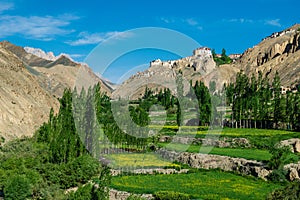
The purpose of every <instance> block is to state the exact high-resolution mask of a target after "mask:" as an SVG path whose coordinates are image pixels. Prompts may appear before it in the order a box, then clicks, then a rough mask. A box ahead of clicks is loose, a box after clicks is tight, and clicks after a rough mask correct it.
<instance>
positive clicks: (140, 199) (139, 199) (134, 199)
mask: <svg viewBox="0 0 300 200" xmlns="http://www.w3.org/2000/svg"><path fill="white" fill-rule="evenodd" d="M126 200H145V198H143V197H141V196H139V195H134V194H132V195H130V196H129V197H128V198H127V199H126Z"/></svg>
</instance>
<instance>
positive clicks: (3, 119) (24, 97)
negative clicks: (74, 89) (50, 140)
mask: <svg viewBox="0 0 300 200" xmlns="http://www.w3.org/2000/svg"><path fill="white" fill-rule="evenodd" d="M0 86H1V87H0V135H1V137H4V138H5V139H6V141H7V140H10V139H12V138H17V137H21V136H24V135H25V136H31V135H32V134H33V133H34V131H35V130H36V129H37V128H38V127H39V126H40V125H41V124H42V123H43V122H45V121H47V119H48V116H49V110H50V108H51V107H53V108H54V109H55V110H58V101H57V100H56V99H55V98H54V97H53V96H52V95H50V94H49V93H48V92H47V91H45V90H44V89H43V88H42V87H41V86H40V85H39V83H38V81H37V79H36V78H35V77H34V76H33V75H32V74H30V73H29V71H28V70H27V69H26V68H25V66H24V64H23V62H22V61H21V60H20V59H18V58H17V57H16V56H15V55H14V54H12V53H11V52H9V51H7V50H6V49H4V48H2V47H1V46H0Z"/></svg>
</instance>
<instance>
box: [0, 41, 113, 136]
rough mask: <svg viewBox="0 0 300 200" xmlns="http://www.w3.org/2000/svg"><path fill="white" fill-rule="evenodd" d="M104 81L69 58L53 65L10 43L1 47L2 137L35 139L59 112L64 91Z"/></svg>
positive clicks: (0, 94) (54, 62) (49, 61)
mask: <svg viewBox="0 0 300 200" xmlns="http://www.w3.org/2000/svg"><path fill="white" fill-rule="evenodd" d="M98 82H100V83H101V87H102V90H103V91H105V92H107V94H108V95H110V93H111V88H109V87H108V86H107V85H106V84H105V83H104V81H102V79H100V78H99V77H98V76H97V75H95V74H94V73H93V71H92V70H91V69H90V68H89V67H88V66H87V65H85V64H80V63H76V62H74V61H72V60H70V59H69V58H67V57H66V56H63V55H62V56H60V57H59V58H57V59H56V60H54V61H51V60H46V59H44V58H40V57H38V56H36V55H33V54H31V53H28V52H26V51H25V50H24V48H22V47H18V46H16V45H14V44H11V43H9V42H7V41H5V42H1V43H0V102H1V105H0V113H1V114H0V137H3V138H5V140H6V141H8V140H10V139H13V138H17V137H22V136H32V134H33V133H34V131H35V130H36V129H37V128H39V127H40V126H41V124H42V123H43V122H45V121H47V120H48V117H49V111H50V108H51V107H52V108H54V110H55V111H58V108H59V103H58V98H59V97H61V96H62V94H63V91H64V90H65V88H71V89H73V88H74V87H76V88H77V90H81V88H82V87H84V88H85V89H87V88H88V87H89V86H91V85H94V84H96V83H98Z"/></svg>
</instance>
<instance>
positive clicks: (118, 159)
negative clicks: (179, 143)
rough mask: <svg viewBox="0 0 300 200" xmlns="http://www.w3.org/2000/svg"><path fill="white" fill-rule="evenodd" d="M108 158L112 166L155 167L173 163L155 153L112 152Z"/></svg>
mask: <svg viewBox="0 0 300 200" xmlns="http://www.w3.org/2000/svg"><path fill="white" fill-rule="evenodd" d="M107 158H109V159H110V161H111V167H112V168H133V169H134V168H154V167H165V166H168V165H170V164H172V163H171V162H168V161H166V160H163V159H162V158H160V156H159V155H156V154H154V153H122V154H110V155H107Z"/></svg>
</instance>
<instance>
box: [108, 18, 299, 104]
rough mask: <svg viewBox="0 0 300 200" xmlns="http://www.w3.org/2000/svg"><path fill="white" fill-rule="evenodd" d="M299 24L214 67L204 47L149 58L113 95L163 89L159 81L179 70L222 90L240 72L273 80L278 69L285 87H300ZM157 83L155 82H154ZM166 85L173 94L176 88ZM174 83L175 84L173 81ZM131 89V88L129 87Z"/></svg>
mask: <svg viewBox="0 0 300 200" xmlns="http://www.w3.org/2000/svg"><path fill="white" fill-rule="evenodd" d="M299 50H300V25H299V24H295V25H294V26H292V27H290V28H288V29H286V30H284V31H281V32H277V33H273V34H272V35H270V36H268V37H266V38H265V39H263V40H262V41H261V42H260V43H259V44H257V45H256V46H254V47H252V48H249V49H247V50H246V51H245V52H244V53H243V54H242V55H241V56H238V57H236V58H235V59H234V62H233V63H232V64H225V65H220V66H216V64H215V62H214V60H213V58H212V55H211V51H210V49H209V48H207V47H202V48H199V49H196V50H194V52H193V55H192V56H190V57H187V58H182V59H179V60H175V61H165V62H164V61H161V60H159V59H157V60H155V61H152V62H151V63H150V67H149V68H148V69H147V70H145V71H144V72H138V73H137V74H135V75H133V76H132V77H130V78H129V79H128V80H126V81H125V82H124V83H123V84H122V85H121V86H120V87H119V88H117V89H116V91H114V92H113V95H112V96H113V97H114V98H118V97H122V98H131V99H136V98H139V97H141V95H142V94H143V92H144V90H145V88H146V86H147V87H148V88H150V89H152V90H154V91H155V90H157V89H160V88H163V87H161V86H158V85H161V82H164V81H162V80H168V79H173V80H174V79H176V74H178V72H180V73H182V74H183V77H184V78H185V79H186V80H188V81H192V82H193V83H194V82H195V81H197V80H198V81H203V82H204V83H205V85H206V86H209V84H210V82H212V81H214V82H215V83H216V89H217V91H218V90H221V89H222V88H223V86H224V84H228V83H230V82H234V81H235V75H236V73H237V72H239V71H241V70H242V71H243V72H244V73H245V74H247V75H248V76H249V77H251V76H252V74H254V75H256V76H257V75H258V72H261V73H262V74H263V76H268V78H269V80H270V81H272V80H273V78H274V76H275V73H276V71H278V73H279V75H280V79H281V84H282V86H283V87H286V88H295V87H297V86H300V66H299V65H300V64H299V63H300V51H299ZM157 83H158V84H157ZM172 84H173V85H171V86H170V85H165V86H164V87H169V89H171V91H172V92H173V93H174V94H176V87H175V86H174V82H173V83H172ZM175 85H176V84H175ZM130 88H134V89H130Z"/></svg>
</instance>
